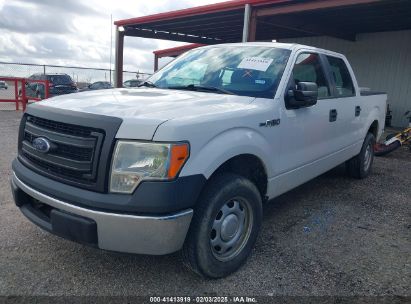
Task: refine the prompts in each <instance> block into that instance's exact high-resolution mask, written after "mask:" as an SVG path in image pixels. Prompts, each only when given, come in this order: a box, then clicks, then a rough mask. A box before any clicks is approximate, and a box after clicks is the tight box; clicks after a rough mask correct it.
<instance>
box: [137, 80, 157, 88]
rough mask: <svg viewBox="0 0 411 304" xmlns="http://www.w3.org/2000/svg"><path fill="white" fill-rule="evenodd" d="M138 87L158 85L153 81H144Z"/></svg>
mask: <svg viewBox="0 0 411 304" xmlns="http://www.w3.org/2000/svg"><path fill="white" fill-rule="evenodd" d="M138 87H148V88H157V86H156V85H155V84H154V83H152V82H151V81H144V82H143V83H142V84H139V85H138Z"/></svg>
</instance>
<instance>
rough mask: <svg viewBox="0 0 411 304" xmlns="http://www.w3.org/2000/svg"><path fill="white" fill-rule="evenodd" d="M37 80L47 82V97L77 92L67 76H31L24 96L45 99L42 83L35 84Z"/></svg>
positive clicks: (74, 84)
mask: <svg viewBox="0 0 411 304" xmlns="http://www.w3.org/2000/svg"><path fill="white" fill-rule="evenodd" d="M37 80H42V81H44V80H47V81H48V82H49V97H52V96H57V95H64V94H70V93H76V92H78V89H77V85H76V83H75V82H74V81H73V80H72V79H71V77H70V76H69V75H67V74H33V75H31V76H30V77H29V78H28V79H27V82H26V96H29V97H36V98H40V99H43V98H45V96H46V92H45V87H44V83H41V82H36V81H37ZM20 95H21V91H20Z"/></svg>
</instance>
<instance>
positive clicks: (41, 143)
mask: <svg viewBox="0 0 411 304" xmlns="http://www.w3.org/2000/svg"><path fill="white" fill-rule="evenodd" d="M31 145H32V146H33V148H34V149H36V150H37V151H39V152H41V153H47V152H49V151H50V148H51V145H50V142H49V141H48V140H47V139H46V138H44V137H37V138H36V139H34V140H33V142H32V143H31Z"/></svg>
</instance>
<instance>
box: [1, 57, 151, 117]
mask: <svg viewBox="0 0 411 304" xmlns="http://www.w3.org/2000/svg"><path fill="white" fill-rule="evenodd" d="M148 76H150V74H148V73H140V72H138V71H124V72H123V81H124V82H125V86H136V85H137V84H139V83H140V82H141V81H142V80H145V79H146V78H147V77H148ZM11 77H17V78H26V79H29V82H26V86H25V89H26V91H27V94H28V96H29V97H30V96H31V95H33V96H32V97H33V98H40V99H41V98H44V97H45V89H44V85H39V81H48V82H49V85H50V88H49V89H50V96H54V95H60V94H66V93H72V92H74V91H78V90H80V91H81V90H89V89H93V90H95V89H106V88H110V87H111V86H112V83H113V82H114V71H113V70H110V69H99V68H88V67H77V66H59V65H39V64H24V63H8V62H0V100H13V99H17V98H18V97H17V96H16V94H20V95H21V91H22V89H21V86H19V87H18V88H17V89H16V88H15V82H13V81H10V80H6V78H11ZM1 78H3V80H1ZM30 94H31V95H30ZM7 109H10V110H14V109H15V103H12V102H0V110H7Z"/></svg>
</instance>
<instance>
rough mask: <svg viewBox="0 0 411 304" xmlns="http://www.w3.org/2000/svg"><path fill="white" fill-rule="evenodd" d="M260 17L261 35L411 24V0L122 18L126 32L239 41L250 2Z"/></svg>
mask: <svg viewBox="0 0 411 304" xmlns="http://www.w3.org/2000/svg"><path fill="white" fill-rule="evenodd" d="M246 4H250V5H251V6H252V9H253V17H252V18H255V19H256V31H255V40H271V39H282V38H293V37H304V36H323V35H325V36H332V37H337V38H342V39H347V40H355V35H356V34H358V33H365V32H378V31H391V30H403V29H410V28H411V1H409V0H327V1H325V0H307V1H298V0H238V1H228V2H222V3H218V4H212V5H205V6H199V7H194V8H189V9H184V10H178V11H172V12H167V13H161V14H155V15H151V16H144V17H139V18H132V19H126V20H119V21H116V22H115V24H116V25H117V26H122V27H124V34H125V35H126V36H137V37H145V38H155V39H165V40H173V41H184V42H191V43H202V44H215V43H226V42H239V41H241V40H242V34H243V27H244V7H245V5H246Z"/></svg>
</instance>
